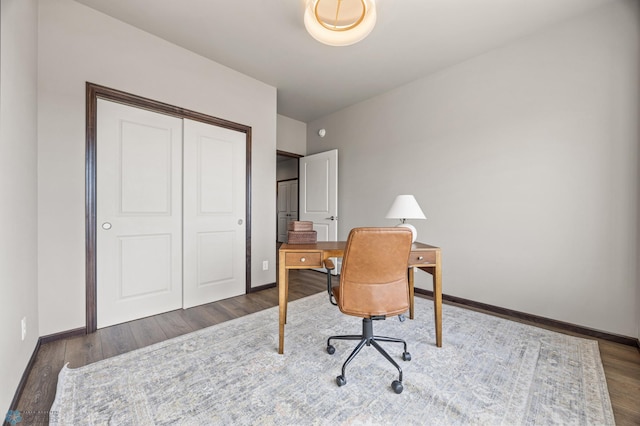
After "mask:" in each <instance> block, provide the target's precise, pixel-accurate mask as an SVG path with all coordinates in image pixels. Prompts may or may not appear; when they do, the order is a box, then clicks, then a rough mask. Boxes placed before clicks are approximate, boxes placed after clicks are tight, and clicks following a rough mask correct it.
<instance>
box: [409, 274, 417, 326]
mask: <svg viewBox="0 0 640 426" xmlns="http://www.w3.org/2000/svg"><path fill="white" fill-rule="evenodd" d="M414 270H415V268H414V267H413V266H410V267H409V272H408V274H409V319H413V297H414V295H415V293H414V287H413V284H414V281H413V279H414Z"/></svg>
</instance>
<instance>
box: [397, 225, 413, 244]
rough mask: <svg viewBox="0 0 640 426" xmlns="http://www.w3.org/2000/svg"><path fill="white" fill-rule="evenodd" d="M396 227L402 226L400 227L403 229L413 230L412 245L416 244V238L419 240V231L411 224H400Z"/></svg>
mask: <svg viewBox="0 0 640 426" xmlns="http://www.w3.org/2000/svg"><path fill="white" fill-rule="evenodd" d="M396 226H400V227H403V228H408V229H410V230H411V235H412V238H411V242H412V243H415V242H416V238H418V231H417V230H416V227H415V226H413V225H412V224H410V223H400V224H398V225H396Z"/></svg>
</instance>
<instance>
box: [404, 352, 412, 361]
mask: <svg viewBox="0 0 640 426" xmlns="http://www.w3.org/2000/svg"><path fill="white" fill-rule="evenodd" d="M402 360H403V361H411V354H410V353H409V352H403V353H402Z"/></svg>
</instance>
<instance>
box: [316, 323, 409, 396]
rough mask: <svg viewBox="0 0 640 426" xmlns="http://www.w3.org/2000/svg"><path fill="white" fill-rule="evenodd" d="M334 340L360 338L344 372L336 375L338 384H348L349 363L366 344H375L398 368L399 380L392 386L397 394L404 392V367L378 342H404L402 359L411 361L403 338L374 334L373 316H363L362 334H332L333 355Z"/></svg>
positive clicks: (331, 346) (332, 348) (328, 348)
mask: <svg viewBox="0 0 640 426" xmlns="http://www.w3.org/2000/svg"><path fill="white" fill-rule="evenodd" d="M332 340H360V342H359V343H358V345H357V346H356V347H355V349H354V350H353V352H351V355H349V357H348V358H347V360H346V361H345V362H344V364H343V365H342V374H341V375H339V376H338V377H336V384H337V385H338V386H344V385H346V384H347V375H346V369H347V366H348V365H349V363H351V361H352V360H353V359H354V358H355V356H356V355H358V353H359V352H360V351H361V350H362V348H363V347H365V346H373V347H374V348H376V350H377V351H378V352H380V353H381V354H382V355H383V356H384V357H385V358H386V359H387V361H389V362H390V363H391V364H393V365H394V366H395V367H396V369H397V370H398V380H394V381H393V382H391V388H392V389H393V391H394V392H395V393H397V394H399V393H402V391H403V389H404V387H403V386H402V369H401V368H400V366H399V365H398V363H396V362H395V361H394V360H393V358H391V356H390V355H389V354H388V353H387V351H385V350H384V349H383V348H382V346H380V345H379V344H378V342H393V343H402V344H403V345H404V352H403V353H402V359H403V360H404V361H411V354H410V353H409V352H407V343H406V342H405V341H404V340H402V339H396V338H394V337H384V336H374V335H373V323H372V321H371V318H363V319H362V334H361V335H357V334H349V335H345V336H331V337H329V338H328V339H327V353H329V354H330V355H333V354H334V353H335V352H336V348H335V347H334V346H333V345H332V344H331V341H332Z"/></svg>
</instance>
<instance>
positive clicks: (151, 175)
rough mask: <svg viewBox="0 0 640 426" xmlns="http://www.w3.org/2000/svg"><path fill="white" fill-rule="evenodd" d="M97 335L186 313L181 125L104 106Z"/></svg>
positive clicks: (99, 150) (101, 108) (169, 119)
mask: <svg viewBox="0 0 640 426" xmlns="http://www.w3.org/2000/svg"><path fill="white" fill-rule="evenodd" d="M96 168H97V176H96V177H97V187H96V189H97V197H98V198H97V214H96V216H97V217H96V219H97V228H98V229H97V236H96V238H97V247H96V250H97V271H96V272H97V285H96V287H97V325H98V328H101V327H106V326H109V325H113V324H118V323H122V322H126V321H130V320H132V319H136V318H141V317H145V316H149V315H154V314H157V313H161V312H166V311H170V310H174V309H178V308H180V307H181V306H182V264H181V263H182V120H181V119H179V118H175V117H170V116H167V115H162V114H157V113H154V112H150V111H146V110H141V109H138V108H133V107H129V106H125V105H122V104H118V103H113V102H108V101H105V100H98V113H97V167H96Z"/></svg>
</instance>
